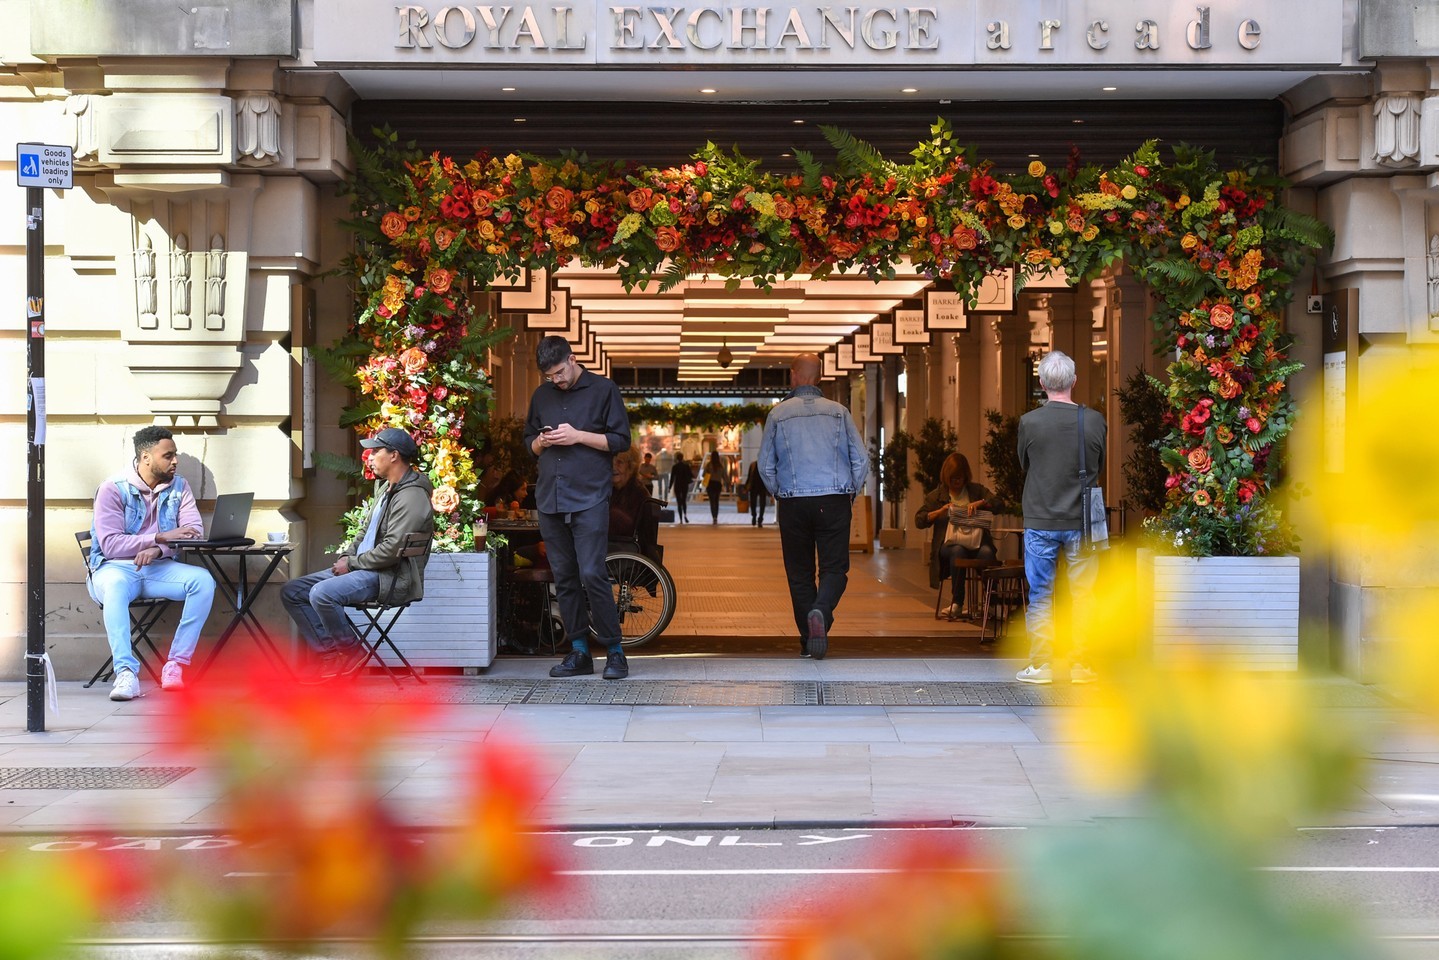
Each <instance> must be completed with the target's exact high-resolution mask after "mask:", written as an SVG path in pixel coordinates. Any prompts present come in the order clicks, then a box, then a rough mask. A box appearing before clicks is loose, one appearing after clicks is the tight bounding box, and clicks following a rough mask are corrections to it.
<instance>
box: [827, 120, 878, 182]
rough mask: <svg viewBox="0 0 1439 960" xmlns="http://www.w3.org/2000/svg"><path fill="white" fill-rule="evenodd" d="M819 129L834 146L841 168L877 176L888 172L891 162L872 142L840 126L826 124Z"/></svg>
mask: <svg viewBox="0 0 1439 960" xmlns="http://www.w3.org/2000/svg"><path fill="white" fill-rule="evenodd" d="M819 129H820V132H821V133H823V134H824V138H825V139H826V140H828V141H829V145H830V146H832V147H834V151H835V154H836V155H837V156H838V158H839V163H840V167H841V168H844V169H847V170H849V171H850V172H852V173H856V174H865V173H872V174H875V175H877V176H884V175H886V174H887V172H888V168H889V164H888V163H887V162H886V160H885V159H884V154H882V153H880V152H879V151H878V150H876V149H875V148H874V147H873V146H871V145H870V144H868V143H866V142H865V141H863V140H861V139H859V138H858V137H856V136H855V135H854V134H852V133H850V132H849V131H848V130H842V129H840V128H839V127H832V126H829V125H827V124H826V125H825V126H822V127H820V128H819Z"/></svg>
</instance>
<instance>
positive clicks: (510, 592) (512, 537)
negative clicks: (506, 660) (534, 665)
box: [490, 519, 542, 651]
mask: <svg viewBox="0 0 1439 960" xmlns="http://www.w3.org/2000/svg"><path fill="white" fill-rule="evenodd" d="M490 530H491V531H493V532H494V533H498V534H503V535H504V538H505V540H506V541H507V545H506V546H505V547H503V548H501V549H500V550H498V551H496V553H495V560H496V561H497V562H498V564H499V577H498V586H499V591H498V593H499V595H498V596H497V597H496V598H495V601H496V602H495V608H496V613H497V614H498V616H499V623H498V625H499V628H500V631H499V632H500V642H501V646H502V647H504V648H507V649H510V650H512V651H521V650H523V649H525V645H524V644H522V643H521V642H520V640H519V630H518V627H519V625H518V623H517V622H516V620H515V612H516V611H515V603H516V598H515V578H514V575H515V550H516V549H518V548H520V547H532V546H534V545H535V544H537V543H539V542H540V540H541V539H542V538H541V536H540V522H539V521H538V520H528V519H526V520H499V519H496V520H491V521H490Z"/></svg>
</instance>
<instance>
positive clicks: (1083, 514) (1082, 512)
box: [1075, 403, 1094, 543]
mask: <svg viewBox="0 0 1439 960" xmlns="http://www.w3.org/2000/svg"><path fill="white" fill-rule="evenodd" d="M1075 417H1076V418H1077V420H1078V423H1079V429H1078V430H1077V431H1076V432H1077V433H1078V434H1079V518H1080V519H1079V524H1080V531H1081V536H1082V537H1083V539H1084V542H1085V543H1088V542H1089V541H1090V540H1091V539H1092V537H1093V535H1094V531H1093V529H1092V528H1091V527H1090V525H1089V470H1088V469H1087V468H1086V467H1085V464H1084V404H1082V403H1081V404H1079V405H1078V406H1077V407H1076V408H1075Z"/></svg>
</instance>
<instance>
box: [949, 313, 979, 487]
mask: <svg viewBox="0 0 1439 960" xmlns="http://www.w3.org/2000/svg"><path fill="white" fill-rule="evenodd" d="M970 326H971V329H970V330H969V331H968V332H967V333H959V334H955V335H954V336H953V337H951V338H950V339H951V341H952V343H953V345H954V354H955V362H954V370H955V384H954V409H955V415H956V416H955V422H954V429H955V433H957V434H958V435H959V452H960V453H962V454H964V455H965V456H966V457H968V458H969V465H970V468H971V469H972V470H974V472H975V473H976V474H978V472H979V469H980V467H979V459H980V458H979V451H980V446H981V445H982V444H983V443H984V427H985V424H984V408H985V405H984V400H983V396H982V393H981V390H980V372H979V339H980V333H979V329H980V328H981V327H982V326H987V324H984V323H983V321H982V319H981V317H980V316H972V317H970Z"/></svg>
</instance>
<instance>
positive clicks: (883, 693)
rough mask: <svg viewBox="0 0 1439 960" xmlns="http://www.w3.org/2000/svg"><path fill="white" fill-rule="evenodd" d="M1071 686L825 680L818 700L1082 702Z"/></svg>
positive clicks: (945, 704)
mask: <svg viewBox="0 0 1439 960" xmlns="http://www.w3.org/2000/svg"><path fill="white" fill-rule="evenodd" d="M1083 699H1084V694H1083V692H1082V691H1076V690H1074V689H1072V688H1070V689H1065V688H1062V687H1038V686H1031V685H1028V684H1018V683H999V682H995V683H985V682H976V683H964V682H958V681H956V682H941V683H856V682H848V683H826V684H823V685H822V687H821V689H820V702H821V703H823V704H824V705H826V706H839V705H844V706H855V705H864V704H873V705H875V706H885V707H987V706H1016V707H1017V706H1046V707H1049V706H1068V705H1070V704H1074V703H1081V702H1083Z"/></svg>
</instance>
